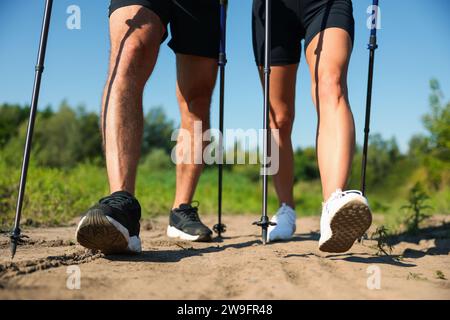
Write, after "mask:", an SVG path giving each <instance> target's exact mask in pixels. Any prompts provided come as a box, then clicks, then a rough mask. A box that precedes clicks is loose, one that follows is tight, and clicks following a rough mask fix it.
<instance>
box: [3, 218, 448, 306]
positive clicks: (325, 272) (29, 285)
mask: <svg viewBox="0 0 450 320" xmlns="http://www.w3.org/2000/svg"><path fill="white" fill-rule="evenodd" d="M443 219H444V218H443V217H440V218H439V219H435V224H436V225H437V224H438V221H439V224H440V223H441V222H442V220H443ZM254 220H256V217H251V216H230V217H225V222H226V224H227V225H228V231H227V233H226V234H225V235H226V238H225V239H224V241H223V242H213V243H206V244H205V243H189V242H185V241H174V240H170V239H168V238H166V237H165V227H166V224H165V223H166V218H158V219H157V220H155V221H153V222H152V223H146V224H144V229H145V230H143V231H142V233H141V234H142V239H143V250H144V252H143V254H142V255H139V256H131V257H129V256H112V257H104V256H103V255H101V254H93V253H91V252H89V251H86V250H84V249H83V248H82V247H80V246H79V245H76V244H75V243H74V230H75V228H74V227H70V228H69V227H67V228H52V229H31V230H27V231H26V232H25V233H26V234H27V235H29V236H30V238H29V239H28V240H27V243H26V244H25V245H23V246H21V247H19V250H18V253H17V256H16V258H15V260H14V262H13V263H11V262H10V259H9V247H8V242H7V241H8V239H7V238H6V237H1V238H0V299H10V298H27V299H28V298H31V299H47V298H56V299H61V298H62V299H66V298H75V299H93V298H95V299H128V298H133V299H317V298H318V299H367V298H369V299H450V280H449V279H450V254H449V251H450V231H449V228H448V227H446V228H439V227H432V228H429V230H427V232H426V234H425V235H423V236H421V237H416V238H399V239H398V240H397V241H396V242H398V243H397V244H396V245H395V247H394V252H393V255H401V256H402V257H400V259H395V258H394V257H387V256H384V257H380V256H376V255H375V252H376V250H375V249H373V248H371V246H373V245H374V242H373V241H364V243H363V244H355V246H354V247H353V248H352V249H351V251H350V252H349V253H347V254H326V253H323V252H320V251H319V250H318V249H317V240H318V233H317V231H318V227H319V221H318V218H303V219H300V220H299V228H298V230H297V234H296V236H295V238H294V239H293V240H292V241H290V242H285V243H275V244H270V245H267V246H262V245H260V242H259V235H258V233H259V230H258V229H257V228H256V227H254V226H252V225H251V222H252V221H254ZM446 220H447V221H450V217H447V218H446ZM205 222H207V223H208V225H212V224H214V217H207V218H205ZM71 265H77V266H78V267H79V268H80V273H81V277H80V279H81V282H80V284H81V288H80V289H79V290H76V289H75V290H70V289H68V288H67V279H68V277H69V276H70V274H68V273H67V271H68V266H71ZM69 270H73V269H69ZM438 270H439V271H441V272H442V273H443V275H441V276H440V277H443V278H445V279H439V276H438V274H439V272H438V274H437V273H436V272H437V271H438ZM368 271H370V272H375V273H376V274H378V273H379V274H380V275H381V277H380V279H381V282H380V285H381V288H380V289H373V290H370V289H368V287H367V279H368V278H369V277H371V274H369V273H368ZM374 277H375V275H374V274H372V278H370V279H372V280H373V279H376V278H374ZM70 279H72V278H70ZM371 283H372V284H374V285H376V281H372V282H371Z"/></svg>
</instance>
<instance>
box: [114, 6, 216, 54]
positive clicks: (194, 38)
mask: <svg viewBox="0 0 450 320" xmlns="http://www.w3.org/2000/svg"><path fill="white" fill-rule="evenodd" d="M130 5H141V6H144V7H146V8H148V9H150V10H151V11H153V12H154V13H155V14H156V15H158V17H159V18H160V19H161V22H162V23H163V24H164V26H165V27H166V29H167V25H168V24H170V33H171V36H172V38H171V40H170V41H169V47H170V48H171V49H172V50H173V51H174V52H175V53H182V54H189V55H196V56H201V57H208V58H217V57H218V55H219V44H220V6H219V0H111V4H110V6H109V15H110V16H111V14H112V13H113V12H114V11H115V10H117V9H119V8H121V7H125V6H130ZM166 38H167V32H166V34H165V35H164V37H163V38H162V39H161V42H163V41H164V40H165V39H166Z"/></svg>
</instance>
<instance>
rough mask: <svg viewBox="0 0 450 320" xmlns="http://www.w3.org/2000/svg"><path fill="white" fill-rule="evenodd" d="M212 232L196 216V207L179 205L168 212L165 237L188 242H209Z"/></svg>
mask: <svg viewBox="0 0 450 320" xmlns="http://www.w3.org/2000/svg"><path fill="white" fill-rule="evenodd" d="M211 235H212V231H211V230H210V229H209V228H208V227H207V226H205V225H204V224H203V223H202V222H201V221H200V218H199V216H198V207H193V206H191V205H190V204H181V205H180V207H179V208H176V209H173V210H172V211H171V212H170V218H169V226H168V227H167V236H169V237H171V238H180V239H183V240H189V241H211Z"/></svg>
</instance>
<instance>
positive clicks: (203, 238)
mask: <svg viewBox="0 0 450 320" xmlns="http://www.w3.org/2000/svg"><path fill="white" fill-rule="evenodd" d="M167 236H168V237H169V238H178V239H182V240H187V241H193V242H209V241H211V235H209V234H205V235H195V236H193V235H191V234H189V233H186V232H183V231H181V230H179V229H177V228H175V227H172V226H168V227H167Z"/></svg>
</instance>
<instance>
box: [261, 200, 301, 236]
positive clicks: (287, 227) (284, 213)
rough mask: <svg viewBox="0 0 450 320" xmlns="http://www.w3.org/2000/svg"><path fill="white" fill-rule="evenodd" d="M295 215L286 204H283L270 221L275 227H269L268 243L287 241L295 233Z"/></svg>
mask: <svg viewBox="0 0 450 320" xmlns="http://www.w3.org/2000/svg"><path fill="white" fill-rule="evenodd" d="M295 219H296V214H295V211H294V209H292V208H291V207H290V206H288V205H287V204H285V203H283V204H282V205H281V207H280V208H279V209H278V211H277V213H276V214H275V215H274V216H273V217H272V219H270V221H272V222H275V223H276V225H275V226H269V229H268V241H269V242H271V241H276V240H289V239H290V238H292V235H293V234H294V232H295V228H296V227H295Z"/></svg>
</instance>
